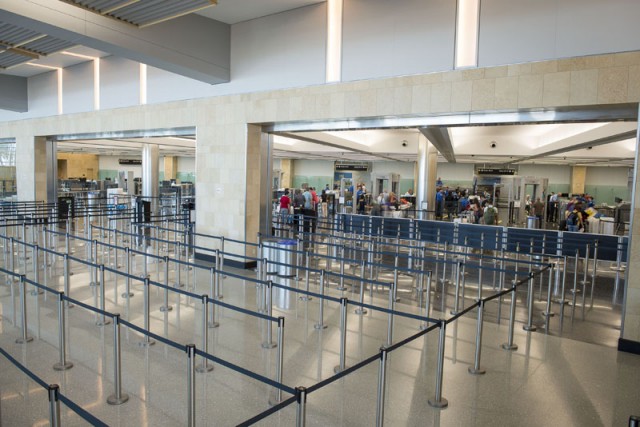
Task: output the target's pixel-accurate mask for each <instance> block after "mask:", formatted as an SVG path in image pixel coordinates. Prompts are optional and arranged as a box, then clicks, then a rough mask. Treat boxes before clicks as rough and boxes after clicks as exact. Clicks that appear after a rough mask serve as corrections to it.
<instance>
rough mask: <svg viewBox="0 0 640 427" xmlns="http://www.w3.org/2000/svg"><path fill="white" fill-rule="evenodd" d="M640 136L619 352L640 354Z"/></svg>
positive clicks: (638, 138)
mask: <svg viewBox="0 0 640 427" xmlns="http://www.w3.org/2000/svg"><path fill="white" fill-rule="evenodd" d="M639 141H640V132H639V135H638V137H637V138H636V160H635V175H634V180H633V188H632V193H631V194H632V201H633V206H632V207H631V227H630V228H631V236H630V239H629V246H630V247H629V249H628V251H627V260H626V261H627V269H626V276H625V285H626V286H625V291H624V301H623V308H622V328H621V334H620V335H621V336H620V340H619V341H618V349H619V350H623V351H628V352H632V353H636V354H640V227H639V225H640V193H638V191H639V190H640V151H639V150H640V142H639Z"/></svg>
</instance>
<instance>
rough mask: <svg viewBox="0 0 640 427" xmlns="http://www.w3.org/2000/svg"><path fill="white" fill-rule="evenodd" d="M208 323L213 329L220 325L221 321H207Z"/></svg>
mask: <svg viewBox="0 0 640 427" xmlns="http://www.w3.org/2000/svg"><path fill="white" fill-rule="evenodd" d="M207 325H208V326H209V327H210V328H211V329H213V328H217V327H218V326H220V323H218V322H209V323H207Z"/></svg>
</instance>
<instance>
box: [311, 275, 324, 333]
mask: <svg viewBox="0 0 640 427" xmlns="http://www.w3.org/2000/svg"><path fill="white" fill-rule="evenodd" d="M324 275H325V271H324V270H321V271H320V298H319V301H320V308H319V309H318V322H317V323H316V324H315V325H314V326H313V327H314V328H315V329H318V330H321V329H327V325H325V324H324Z"/></svg>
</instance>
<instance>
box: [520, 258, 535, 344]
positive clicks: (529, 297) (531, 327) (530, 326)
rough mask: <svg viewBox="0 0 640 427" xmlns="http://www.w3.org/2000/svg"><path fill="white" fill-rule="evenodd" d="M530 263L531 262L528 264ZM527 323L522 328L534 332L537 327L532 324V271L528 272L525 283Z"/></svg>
mask: <svg viewBox="0 0 640 427" xmlns="http://www.w3.org/2000/svg"><path fill="white" fill-rule="evenodd" d="M529 265H531V264H529ZM527 288H528V291H527V311H528V313H527V324H526V325H523V326H522V329H524V330H525V331H528V332H534V331H536V330H537V329H538V328H536V327H535V326H534V325H533V273H532V272H529V281H528V284H527Z"/></svg>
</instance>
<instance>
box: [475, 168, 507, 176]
mask: <svg viewBox="0 0 640 427" xmlns="http://www.w3.org/2000/svg"><path fill="white" fill-rule="evenodd" d="M476 174H478V175H515V174H516V170H515V169H507V168H502V169H486V168H478V169H477V170H476Z"/></svg>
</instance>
